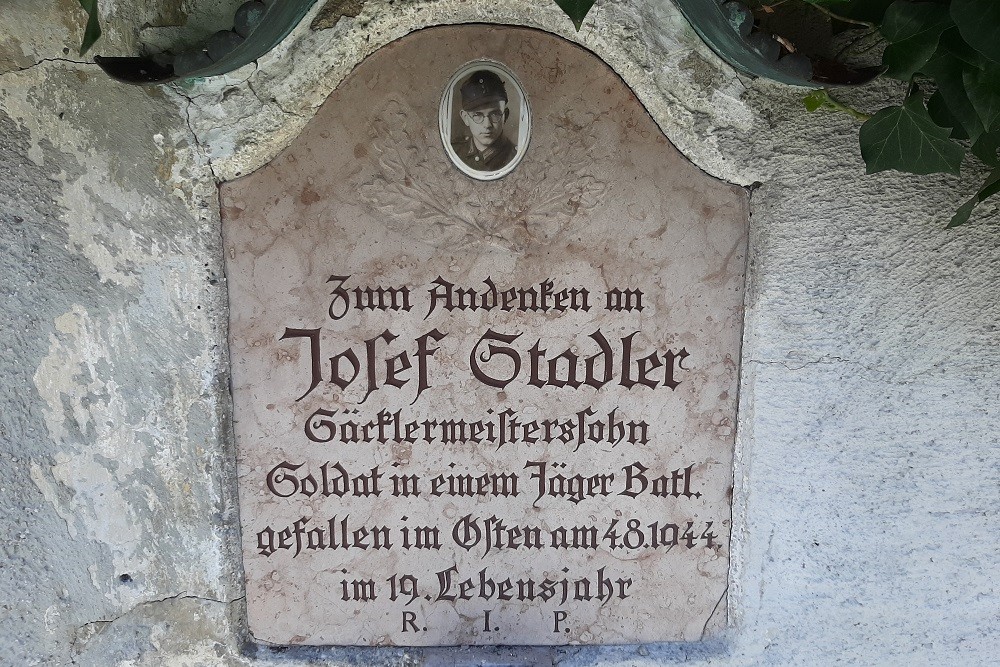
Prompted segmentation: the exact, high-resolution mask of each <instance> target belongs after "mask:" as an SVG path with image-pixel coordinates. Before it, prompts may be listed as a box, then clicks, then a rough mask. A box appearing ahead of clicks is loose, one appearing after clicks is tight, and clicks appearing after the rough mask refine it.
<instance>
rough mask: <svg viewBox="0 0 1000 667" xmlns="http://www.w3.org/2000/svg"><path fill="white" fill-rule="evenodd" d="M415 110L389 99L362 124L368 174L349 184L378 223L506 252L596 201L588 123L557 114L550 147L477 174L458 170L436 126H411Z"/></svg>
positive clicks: (568, 223) (536, 239)
mask: <svg viewBox="0 0 1000 667" xmlns="http://www.w3.org/2000/svg"><path fill="white" fill-rule="evenodd" d="M417 117H419V115H418V114H415V113H414V112H413V111H412V109H410V108H409V107H408V106H406V104H405V103H402V102H399V101H393V102H391V103H390V104H389V105H387V107H386V108H385V110H384V111H383V112H381V113H380V114H379V115H378V116H376V119H375V120H374V121H373V123H372V124H371V126H370V127H369V133H370V134H369V137H370V140H371V148H372V154H373V155H374V156H375V157H376V161H377V162H376V165H375V167H374V173H371V172H369V170H367V169H365V170H362V171H361V172H360V174H359V179H358V180H359V181H360V182H359V183H356V184H355V185H356V187H355V188H354V190H355V191H356V192H357V193H358V195H359V198H360V202H359V203H361V204H362V205H364V206H367V207H369V208H371V209H373V210H375V211H377V212H379V213H380V214H382V215H383V216H385V222H386V224H387V225H388V226H389V227H390V228H392V229H396V230H399V231H404V232H405V233H406V234H407V235H409V236H411V237H412V238H414V239H416V240H419V241H422V242H424V243H429V244H431V245H433V246H435V247H439V248H446V247H462V246H467V245H472V244H477V243H487V244H492V245H496V246H498V247H502V248H506V249H508V250H510V251H513V252H520V251H523V250H524V249H525V248H527V247H528V246H531V245H538V244H548V243H551V242H553V241H555V240H557V239H559V238H560V236H561V235H562V234H563V233H564V232H566V231H567V230H569V229H570V228H571V227H572V226H573V224H574V222H575V221H577V220H581V221H586V220H592V219H593V217H592V216H589V215H580V214H586V213H588V212H589V211H590V210H591V209H593V208H594V207H595V206H597V205H598V204H599V203H600V201H601V198H602V196H603V194H604V192H605V190H606V189H607V186H606V183H605V182H604V181H603V180H601V179H599V178H598V177H597V176H595V175H593V174H592V173H590V172H591V170H590V167H592V166H593V165H594V164H595V163H600V161H601V159H602V158H603V157H604V155H603V154H601V153H600V152H597V153H595V149H597V148H598V147H599V143H598V141H597V140H596V138H595V135H594V132H593V124H592V123H576V122H574V121H573V120H572V119H571V118H570V117H569V116H564V117H562V118H560V119H559V121H558V122H557V124H556V125H555V127H554V132H553V133H552V134H553V135H554V136H551V137H550V138H549V142H548V143H549V144H550V145H551V148H548V147H546V149H539V144H540V143H541V142H540V141H539V139H538V138H537V137H536V138H534V139H533V142H532V144H531V145H530V146H529V147H528V150H529V154H528V155H527V156H525V159H524V160H523V161H522V162H521V164H520V165H519V166H518V167H517V169H515V170H514V171H513V172H511V173H510V174H508V175H507V176H505V177H504V178H502V179H500V180H498V181H477V180H474V179H472V178H469V177H467V176H465V175H464V174H462V173H461V172H459V171H458V170H457V169H456V168H455V167H454V166H453V165H452V164H451V161H450V160H449V159H448V156H447V155H446V154H445V152H444V150H443V148H442V147H441V145H440V139H439V137H438V133H437V131H436V128H434V127H427V128H421V129H419V130H414V129H413V128H412V125H411V123H412V120H411V119H413V118H417Z"/></svg>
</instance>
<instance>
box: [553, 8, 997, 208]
mask: <svg viewBox="0 0 1000 667" xmlns="http://www.w3.org/2000/svg"><path fill="white" fill-rule="evenodd" d="M557 1H558V4H559V6H560V7H562V8H563V10H564V11H565V12H566V13H567V14H568V15H569V17H570V18H571V19H572V20H573V23H574V24H575V25H577V26H578V29H579V26H580V25H581V24H582V22H583V18H584V17H585V16H586V13H587V11H588V10H589V9H590V8H591V6H592V5H593V4H594V3H593V2H572V1H564V0H557ZM707 1H708V0H707ZM788 1H789V0H775V1H774V2H772V3H771V4H770V5H764V9H765V10H766V11H773V10H772V8H773V7H776V6H778V5H781V4H784V3H785V2H788ZM792 1H798V2H800V3H804V4H808V5H811V6H812V7H813V8H814V9H816V10H818V11H819V12H820V13H822V14H823V15H825V17H826V18H827V19H829V20H832V21H833V22H834V23H835V24H840V25H841V26H847V27H848V28H854V29H867V31H868V32H869V33H873V34H875V36H876V37H877V38H878V41H879V42H880V43H881V44H882V45H884V47H885V50H884V51H883V55H882V66H883V68H884V74H883V76H886V77H889V78H892V79H898V80H900V81H905V82H906V83H907V84H908V85H907V87H906V91H907V92H906V93H905V95H904V96H903V99H901V100H900V101H899V103H898V104H894V105H891V106H887V107H886V108H884V109H882V110H880V111H878V112H877V113H875V114H873V115H868V114H865V113H862V112H861V111H858V110H857V109H853V108H851V107H849V106H848V105H846V104H843V103H842V102H840V101H839V100H837V99H836V98H835V97H834V95H833V94H832V93H831V92H830V91H829V90H826V89H822V88H821V89H819V90H815V91H813V92H811V93H809V94H808V95H806V97H805V98H804V99H803V102H804V104H805V107H806V109H807V110H808V111H810V112H813V111H817V110H820V109H823V110H829V111H839V112H844V113H847V114H848V115H850V116H851V117H853V118H855V119H857V120H859V121H861V123H862V125H861V127H860V130H859V133H858V137H859V141H860V144H861V156H862V158H863V159H864V161H865V165H866V168H867V173H869V174H874V173H876V172H881V171H888V170H895V171H900V172H907V173H911V174H934V173H946V174H959V173H960V170H961V167H962V164H963V162H964V161H965V159H966V157H967V154H968V153H971V161H972V162H973V163H974V162H976V161H978V162H981V163H983V164H985V165H986V167H987V168H988V169H989V170H991V171H990V172H989V175H988V176H987V178H986V181H985V182H984V183H982V185H981V186H980V188H979V190H978V191H977V192H976V193H975V194H974V195H973V196H972V197H971V198H970V199H969V200H968V201H967V202H966V203H965V204H963V205H962V206H961V207H960V208H959V209H958V211H957V212H956V213H955V214H954V216H953V217H952V218H951V221H950V223H949V224H948V226H949V227H956V226H958V225H961V224H964V223H965V222H967V221H968V220H969V217H970V215H971V214H972V212H973V209H975V207H976V206H977V205H978V204H979V203H980V202H982V201H983V200H985V199H987V198H988V197H991V196H993V195H996V194H997V193H1000V156H998V150H1000V0H931V1H921V2H918V1H913V0H895V1H894V2H893V1H892V0H792ZM925 89H926V90H927V91H929V92H931V94H930V95H926V94H925V92H924V90H925Z"/></svg>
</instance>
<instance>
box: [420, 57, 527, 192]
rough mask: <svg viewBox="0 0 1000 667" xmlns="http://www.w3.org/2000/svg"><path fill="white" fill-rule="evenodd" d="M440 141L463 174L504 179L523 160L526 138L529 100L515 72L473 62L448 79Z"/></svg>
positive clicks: (488, 61) (478, 177)
mask: <svg viewBox="0 0 1000 667" xmlns="http://www.w3.org/2000/svg"><path fill="white" fill-rule="evenodd" d="M439 125H440V128H441V141H442V143H443V144H444V149H445V152H446V153H447V154H448V157H449V158H451V161H452V162H453V163H454V164H455V166H456V167H458V168H459V169H460V170H461V171H462V172H463V173H465V174H467V175H468V176H471V177H472V178H476V179H479V180H481V181H492V180H496V179H498V178H501V177H503V176H506V175H507V174H509V173H510V172H511V171H513V170H514V168H515V167H516V166H517V163H518V162H520V161H521V158H522V157H524V152H525V150H526V149H527V147H528V138H529V135H530V134H531V111H530V110H529V108H528V98H527V96H525V94H524V89H523V88H522V87H521V84H520V82H519V81H518V80H517V77H515V76H514V73H513V72H511V71H510V70H509V69H508V68H507V67H505V66H504V65H502V64H501V63H498V62H495V61H492V60H474V61H472V62H469V63H466V64H465V65H462V67H460V68H459V69H458V71H457V72H455V74H454V75H453V76H452V77H451V80H450V81H449V82H448V85H447V87H445V89H444V95H442V96H441V110H440V114H439Z"/></svg>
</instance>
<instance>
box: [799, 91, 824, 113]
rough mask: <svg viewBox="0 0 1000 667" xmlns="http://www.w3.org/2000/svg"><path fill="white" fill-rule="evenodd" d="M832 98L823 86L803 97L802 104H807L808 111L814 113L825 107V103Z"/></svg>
mask: <svg viewBox="0 0 1000 667" xmlns="http://www.w3.org/2000/svg"><path fill="white" fill-rule="evenodd" d="M829 99H830V98H829V97H828V95H827V92H826V90H825V89H823V88H819V89H817V90H814V91H812V92H811V93H809V94H808V95H806V96H805V97H803V98H802V104H804V105H805V107H806V111H808V112H809V113H812V112H813V111H816V110H818V109H821V108H823V105H824V104H826V103H827V100H829Z"/></svg>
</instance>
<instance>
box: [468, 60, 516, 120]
mask: <svg viewBox="0 0 1000 667" xmlns="http://www.w3.org/2000/svg"><path fill="white" fill-rule="evenodd" d="M501 100H503V101H504V102H506V101H507V89H506V88H504V85H503V80H502V79H501V78H500V77H499V76H497V75H496V74H495V73H493V72H491V71H489V70H486V69H481V70H477V71H475V72H473V73H472V74H470V75H469V80H468V81H466V82H465V83H464V84H462V109H464V110H465V111H473V110H475V109H481V108H482V107H484V106H487V105H490V104H493V103H494V102H499V101H501Z"/></svg>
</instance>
